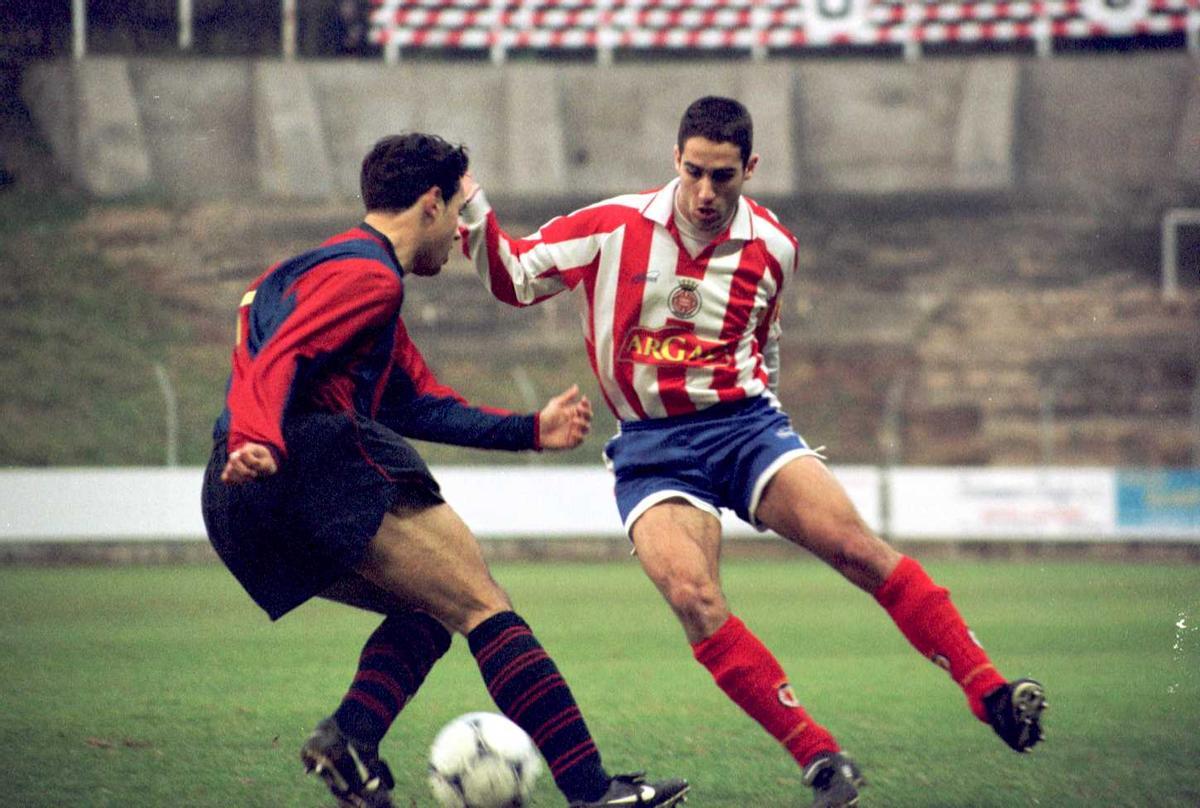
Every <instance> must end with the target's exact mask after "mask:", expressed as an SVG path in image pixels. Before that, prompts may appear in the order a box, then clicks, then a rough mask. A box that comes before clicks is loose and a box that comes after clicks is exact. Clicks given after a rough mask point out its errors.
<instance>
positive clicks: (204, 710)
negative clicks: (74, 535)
mask: <svg viewBox="0 0 1200 808" xmlns="http://www.w3.org/2000/svg"><path fill="white" fill-rule="evenodd" d="M926 566H927V568H928V569H929V570H930V572H931V573H932V574H933V575H934V577H935V578H936V579H937V580H938V581H939V582H940V583H943V584H944V585H946V586H949V587H950V589H951V591H952V593H953V594H954V596H955V599H956V602H957V603H958V605H959V608H960V609H962V611H963V612H964V613H965V614H966V616H967V618H968V620H969V622H970V623H971V625H972V627H973V628H974V629H975V631H976V633H977V634H978V636H979V637H980V639H981V640H982V641H983V642H984V644H985V645H986V646H987V648H988V649H989V651H990V652H991V654H992V657H993V659H994V660H995V661H996V663H997V664H998V665H999V666H1000V668H1001V670H1002V671H1004V672H1005V673H1006V675H1008V676H1010V677H1015V676H1020V675H1033V676H1036V677H1038V678H1040V679H1041V680H1042V681H1043V682H1044V683H1045V684H1046V687H1047V692H1048V697H1049V701H1050V703H1051V708H1050V711H1049V713H1048V718H1047V726H1048V735H1049V740H1048V742H1047V743H1046V744H1045V745H1044V746H1042V747H1040V748H1038V749H1037V751H1036V752H1034V753H1033V754H1030V755H1026V756H1018V755H1016V754H1014V753H1012V752H1010V751H1009V750H1008V749H1007V748H1006V747H1004V746H1003V744H1002V743H1001V742H1000V741H999V739H997V738H996V737H994V736H993V735H992V733H991V730H990V729H988V728H987V727H985V726H984V725H982V724H980V723H978V722H977V721H976V720H975V719H974V718H973V717H971V716H970V715H969V713H968V712H967V709H966V706H965V701H964V700H963V698H962V696H961V694H960V692H959V691H958V689H957V688H956V687H955V686H954V685H953V683H952V682H951V681H950V680H949V679H948V677H946V676H945V674H943V673H942V672H941V671H940V670H938V669H937V668H936V667H934V666H933V665H931V664H930V663H928V662H925V661H924V660H922V659H920V658H919V657H918V656H917V655H916V654H915V653H914V652H913V651H912V650H911V649H910V648H909V647H908V645H907V643H906V642H905V641H904V640H903V638H902V637H901V636H900V635H899V633H898V632H897V631H896V630H895V629H894V628H893V626H892V625H891V622H890V621H889V620H888V618H887V616H886V615H885V614H884V613H883V612H881V611H880V610H879V609H878V608H877V607H876V606H875V605H874V604H873V602H872V601H871V600H870V598H868V597H866V596H865V595H863V594H861V593H859V592H858V591H857V590H854V589H853V588H852V587H850V586H849V585H848V584H846V583H844V582H843V581H842V580H841V579H840V578H838V577H837V576H836V575H835V574H834V573H832V572H831V571H829V570H828V569H826V568H825V567H823V566H821V565H819V564H816V563H812V562H808V561H803V560H795V561H773V562H766V561H744V560H736V561H730V562H727V563H726V565H725V569H724V577H725V584H726V589H727V591H728V594H729V597H730V600H731V603H732V606H733V609H734V610H735V612H736V613H738V614H739V615H740V616H741V617H742V618H743V619H744V620H745V621H746V622H747V624H748V625H750V626H751V627H752V628H753V629H754V630H755V631H757V632H758V633H759V635H760V636H762V638H763V639H764V640H765V641H766V642H767V644H768V645H769V646H771V647H772V648H773V649H774V650H775V652H776V653H777V655H778V656H779V657H780V660H781V661H782V663H783V665H784V667H785V669H786V670H787V671H788V672H789V676H790V677H791V680H792V683H793V685H794V686H795V689H796V691H797V693H798V694H799V695H800V698H801V700H802V701H803V702H804V703H805V704H806V706H807V707H808V708H809V710H810V712H812V713H813V715H814V716H815V717H816V718H817V719H818V720H820V721H821V722H822V723H824V724H826V725H827V726H828V727H829V728H830V729H831V730H833V731H834V732H835V733H836V734H837V736H838V737H839V738H840V739H841V741H842V743H843V745H844V746H845V747H846V748H847V749H848V750H850V751H851V752H852V753H853V754H854V755H855V756H856V757H857V758H858V760H859V761H860V763H861V764H862V766H863V769H864V771H865V773H866V775H867V778H868V780H869V781H870V785H869V787H868V788H867V790H866V791H865V792H864V796H863V800H862V805H864V806H914V807H921V808H925V807H927V806H972V807H973V808H986V807H987V806H995V807H996V808H1000V807H1001V806H1004V807H1007V806H1084V805H1086V806H1131V808H1132V807H1133V806H1137V808H1142V806H1148V805H1154V806H1160V807H1161V806H1181V807H1182V806H1196V805H1200V766H1198V765H1197V761H1198V760H1200V632H1198V631H1197V630H1196V627H1197V625H1198V624H1200V567H1198V566H1167V565H1161V566H1159V565H1150V564H1140V565H1122V564H1116V563H1090V562H1089V563H1082V562H1066V561H1057V562H1050V561H1047V562H1044V563H1043V562H1036V561H1034V562H1024V563H1013V562H1007V561H1005V562H1001V561H995V562H983V561H978V562H970V561H955V562H949V561H946V562H929V563H927V564H926ZM495 574H496V577H497V578H498V579H499V580H500V581H501V582H502V583H503V584H504V585H505V586H506V587H507V588H508V589H509V591H510V592H511V593H512V595H513V598H514V600H515V602H516V603H517V607H518V609H519V610H520V611H521V612H522V614H523V615H524V616H525V617H526V618H527V619H528V620H529V622H530V623H531V624H532V625H533V627H534V630H535V631H536V632H537V633H538V635H539V636H540V638H541V639H542V641H543V643H544V644H545V645H546V647H547V648H548V649H549V650H550V652H551V653H552V654H553V655H554V656H555V658H556V660H557V661H558V663H559V665H560V667H561V668H562V670H563V672H564V673H565V674H566V675H567V677H568V680H569V682H570V683H571V686H572V688H573V689H574V691H575V694H576V696H577V697H578V700H579V702H580V704H581V706H582V707H583V710H584V714H585V716H586V717H587V720H588V722H589V724H590V726H591V728H592V731H593V733H594V735H595V736H596V739H597V741H598V742H599V744H600V747H601V749H602V751H603V754H604V756H605V762H606V763H607V765H608V766H609V768H610V769H611V770H614V771H620V770H627V769H636V768H647V769H649V770H650V772H651V773H652V774H661V775H670V776H684V777H687V778H688V779H690V780H691V782H692V783H693V794H692V798H691V800H690V802H689V806H696V808H705V807H706V806H707V807H709V808H716V807H717V806H720V807H721V808H734V807H735V806H736V807H739V808H742V807H752V808H775V807H776V806H804V805H807V804H808V802H809V796H808V794H807V793H805V792H806V789H804V788H802V786H801V785H800V782H799V776H798V773H797V769H796V768H795V766H794V765H793V764H792V763H791V762H790V760H789V759H788V758H787V757H786V755H785V754H784V753H783V752H782V750H781V749H780V748H779V747H778V746H777V745H776V744H775V743H774V741H772V740H771V739H769V738H768V737H767V736H766V735H765V734H764V733H763V732H762V731H761V730H759V729H758V728H757V726H756V725H754V724H752V723H751V722H750V720H749V719H747V718H746V717H744V716H743V715H742V714H741V713H740V712H739V711H738V710H737V709H736V708H735V707H733V706H732V705H731V704H730V703H729V702H728V701H727V700H726V699H725V698H724V696H722V695H721V694H720V693H719V691H718V690H717V688H716V687H715V685H713V683H712V682H711V680H710V679H709V676H708V674H707V673H706V672H705V671H704V670H703V669H702V668H700V666H699V665H697V664H696V663H695V662H693V661H692V659H691V655H690V652H689V649H688V647H687V645H686V643H685V642H684V639H683V635H682V632H681V631H680V630H679V628H678V626H677V625H676V624H675V621H674V618H673V617H671V616H670V614H669V613H668V611H667V609H666V607H665V606H664V605H663V604H662V603H661V602H660V600H659V597H658V595H657V593H655V592H654V591H653V588H652V587H651V585H650V584H649V582H647V581H646V580H645V579H644V578H643V576H642V574H641V572H640V571H639V570H638V568H637V565H636V563H635V562H634V561H632V560H630V561H628V562H625V563H601V564H567V563H520V564H518V563H505V564H497V565H495ZM376 622H377V621H376V619H375V618H374V617H372V616H371V615H367V614H365V613H360V612H355V611H352V610H350V609H347V608H344V607H339V606H335V605H332V604H326V603H313V604H309V605H307V606H305V607H303V608H302V609H300V610H299V611H297V612H295V613H293V614H292V615H289V616H288V617H286V618H285V619H284V620H283V621H281V622H280V623H278V624H276V625H271V624H270V623H269V622H268V621H267V620H266V618H265V617H264V616H263V615H262V614H261V613H259V612H258V611H257V610H256V608H255V607H253V606H252V604H251V603H250V601H249V600H248V598H246V597H245V596H244V595H243V593H242V592H241V590H240V589H239V588H237V586H236V584H235V583H234V581H233V579H232V578H231V577H230V576H229V575H228V574H227V573H226V572H225V570H224V569H223V568H221V567H219V566H216V565H203V564H202V565H192V566H186V565H184V566H153V567H113V568H108V567H88V568H82V567H81V568H65V569H39V568H29V567H8V568H3V569H0V681H2V682H3V690H2V691H0V692H2V693H3V696H2V698H0V748H3V749H4V750H5V753H6V758H7V765H6V772H5V777H4V781H5V782H4V785H3V791H2V793H0V804H4V805H12V806H23V807H29V806H121V808H129V806H213V807H214V808H215V807H216V806H221V807H222V808H226V807H228V806H242V807H245V806H311V807H312V808H316V807H317V806H329V805H331V804H332V803H331V801H330V800H329V798H328V797H327V796H326V795H325V794H324V792H323V790H322V788H321V786H320V785H319V783H318V782H317V781H315V780H313V779H311V778H305V777H302V776H301V774H300V768H299V764H298V761H297V756H296V751H297V749H298V747H299V744H300V743H301V741H302V740H303V738H304V737H305V735H306V734H307V732H308V730H309V729H310V728H311V726H312V725H313V724H314V723H315V722H316V721H317V720H318V719H319V718H321V717H322V716H324V715H325V714H327V713H328V712H330V711H331V710H332V708H333V707H334V706H335V705H336V703H337V700H338V699H339V698H340V697H341V695H342V693H343V692H344V690H345V687H346V685H347V684H348V682H349V680H350V678H351V676H352V675H353V671H354V667H355V663H356V660H357V655H358V651H359V648H360V647H361V643H362V641H363V640H364V639H365V638H366V636H367V634H368V633H369V632H370V631H371V629H372V628H373V626H374V625H375V623H376ZM479 709H491V703H490V701H489V700H488V698H487V695H486V692H485V691H484V688H483V685H482V683H481V682H480V680H479V675H478V672H477V671H476V669H475V667H474V664H473V661H472V660H471V658H470V655H469V653H468V652H467V649H466V644H465V642H464V641H463V640H462V639H461V638H458V639H456V640H455V643H454V645H453V647H452V648H451V650H450V652H449V653H448V654H447V656H446V657H445V658H444V659H443V661H442V662H441V663H440V664H439V665H438V667H437V668H435V669H434V671H433V673H432V674H431V675H430V677H429V680H428V681H427V682H426V684H425V687H424V688H423V690H422V691H421V693H420V694H419V695H418V696H417V698H416V699H415V700H414V701H413V702H412V703H411V704H410V705H409V707H408V709H407V710H406V711H405V712H404V713H403V714H402V716H401V719H400V721H399V722H398V723H397V725H396V727H395V728H394V729H393V731H392V733H391V734H390V735H389V736H388V737H387V739H386V740H385V741H384V745H383V752H384V756H385V757H386V758H387V759H388V760H389V761H390V763H391V765H392V768H393V770H394V771H395V773H396V776H397V780H398V784H397V800H396V801H397V805H398V806H400V808H412V807H413V806H431V805H432V804H433V803H432V800H431V799H430V797H429V794H428V790H427V788H426V785H425V781H424V766H425V755H426V749H427V747H428V744H429V741H430V739H431V738H432V737H433V735H434V733H435V731H436V730H437V728H438V727H440V726H441V725H442V724H443V723H444V722H445V721H447V720H449V719H450V718H452V717H453V716H455V715H457V714H459V713H463V712H466V711H469V710H479ZM562 804H563V803H562V801H561V799H560V798H559V796H558V793H557V792H556V791H555V790H554V789H553V787H552V785H551V783H550V780H549V778H548V777H543V780H542V782H541V783H540V785H539V789H538V791H537V794H536V797H535V800H534V805H536V806H559V805H562Z"/></svg>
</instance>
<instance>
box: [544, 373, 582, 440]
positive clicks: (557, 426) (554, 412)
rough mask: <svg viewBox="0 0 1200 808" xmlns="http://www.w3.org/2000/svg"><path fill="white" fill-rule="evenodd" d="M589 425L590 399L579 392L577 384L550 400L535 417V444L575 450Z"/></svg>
mask: <svg viewBox="0 0 1200 808" xmlns="http://www.w3.org/2000/svg"><path fill="white" fill-rule="evenodd" d="M591 428H592V402H590V401H588V398H587V396H584V395H580V393H579V385H577V384H573V385H571V386H570V387H569V388H568V389H567V390H565V391H563V392H562V393H560V394H558V395H557V396H555V397H554V398H552V399H550V402H549V403H548V404H546V406H545V407H543V408H542V411H541V413H539V417H538V445H540V446H541V447H542V448H543V449H574V448H575V447H576V446H578V445H579V444H581V443H583V439H584V438H585V437H586V436H587V433H588V432H589V431H590V430H591Z"/></svg>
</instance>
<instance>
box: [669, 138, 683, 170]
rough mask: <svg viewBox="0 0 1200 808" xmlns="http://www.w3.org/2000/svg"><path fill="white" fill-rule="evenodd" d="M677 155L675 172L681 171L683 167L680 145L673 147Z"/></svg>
mask: <svg viewBox="0 0 1200 808" xmlns="http://www.w3.org/2000/svg"><path fill="white" fill-rule="evenodd" d="M671 148H672V150H673V153H674V155H675V170H676V171H679V170H680V169H681V168H682V167H683V154H681V153H680V151H679V144H678V143H676V144H675V145H674V146H672V147H671Z"/></svg>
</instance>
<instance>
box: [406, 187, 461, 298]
mask: <svg viewBox="0 0 1200 808" xmlns="http://www.w3.org/2000/svg"><path fill="white" fill-rule="evenodd" d="M465 201H466V197H465V196H463V190H462V186H461V185H460V186H459V188H458V190H457V191H455V192H454V196H452V197H450V200H449V202H447V203H446V204H444V205H442V206H441V208H440V210H439V211H437V212H436V213H434V214H432V215H431V219H430V221H428V222H427V223H426V229H425V233H424V238H422V240H421V245H420V247H419V248H418V249H417V251H416V253H415V254H414V255H413V262H412V263H413V265H412V267H411V268H410V271H411V272H412V273H413V274H414V275H421V276H423V277H428V276H430V275H436V274H438V273H439V272H441V271H442V267H443V266H445V264H446V262H447V261H449V260H450V250H451V249H453V248H454V245H455V244H457V243H458V214H459V213H460V212H461V211H462V206H463V203H464V202H465Z"/></svg>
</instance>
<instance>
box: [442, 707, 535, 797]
mask: <svg viewBox="0 0 1200 808" xmlns="http://www.w3.org/2000/svg"><path fill="white" fill-rule="evenodd" d="M541 773H542V759H541V756H540V755H539V754H538V751H537V748H536V747H535V746H534V745H533V740H532V739H531V738H530V737H529V736H528V735H527V734H526V733H525V730H523V729H521V728H520V727H518V726H517V725H516V724H514V723H513V722H512V721H509V720H508V719H507V718H505V717H504V716H502V715H498V714H496V713H467V714H466V715H460V716H459V717H458V718H455V719H454V720H453V721H451V722H450V723H449V724H447V725H446V726H444V727H442V729H441V731H440V732H439V733H438V734H437V737H435V738H434V739H433V746H432V747H430V749H429V787H430V788H431V789H433V796H434V797H435V798H436V799H437V801H438V804H439V805H441V806H443V808H521V806H523V805H525V803H526V801H528V799H529V796H530V795H531V794H532V793H533V787H534V784H535V783H536V782H537V779H538V777H539V776H540V775H541Z"/></svg>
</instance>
